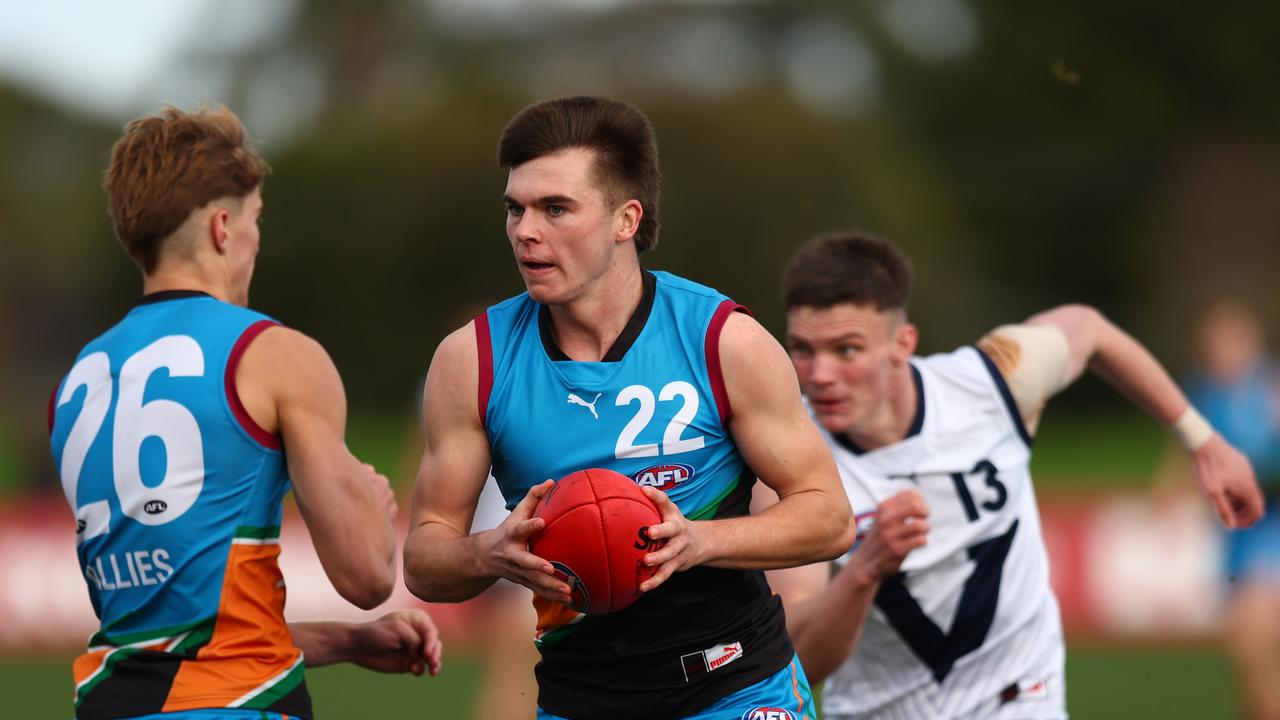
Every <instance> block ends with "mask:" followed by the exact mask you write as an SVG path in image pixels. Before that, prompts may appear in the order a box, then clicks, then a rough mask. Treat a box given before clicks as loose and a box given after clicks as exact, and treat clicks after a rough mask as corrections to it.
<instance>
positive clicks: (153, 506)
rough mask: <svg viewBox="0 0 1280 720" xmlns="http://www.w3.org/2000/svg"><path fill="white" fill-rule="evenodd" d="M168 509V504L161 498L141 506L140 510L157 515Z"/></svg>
mask: <svg viewBox="0 0 1280 720" xmlns="http://www.w3.org/2000/svg"><path fill="white" fill-rule="evenodd" d="M168 509H169V504H168V503H166V502H165V501H163V500H152V501H150V502H148V503H147V504H146V505H143V506H142V511H143V512H145V513H146V514H148V515H159V514H160V513H162V512H164V511H165V510H168Z"/></svg>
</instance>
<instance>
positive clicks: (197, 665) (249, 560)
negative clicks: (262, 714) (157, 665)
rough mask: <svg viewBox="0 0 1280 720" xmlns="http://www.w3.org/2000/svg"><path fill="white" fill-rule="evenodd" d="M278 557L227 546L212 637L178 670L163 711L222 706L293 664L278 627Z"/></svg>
mask: <svg viewBox="0 0 1280 720" xmlns="http://www.w3.org/2000/svg"><path fill="white" fill-rule="evenodd" d="M279 555H280V546H279V545H278V544H276V543H274V542H271V543H265V544H261V545H259V544H250V543H236V544H233V545H232V546H231V552H230V553H229V557H228V558H227V572H226V577H225V578H224V580H223V585H222V598H221V600H220V602H219V604H218V618H217V621H216V623H215V625H214V629H213V637H212V638H211V639H210V640H209V643H208V644H207V645H205V646H204V647H203V648H201V649H200V651H199V652H198V653H197V655H196V659H195V660H188V661H185V662H183V663H182V666H181V667H180V668H179V669H178V674H177V676H176V677H175V678H174V680H173V689H172V690H171V691H170V692H169V699H168V701H167V702H166V703H165V706H164V712H173V711H176V710H190V709H195V708H204V707H210V706H214V707H220V706H225V705H226V704H227V703H230V702H233V701H235V700H238V699H240V698H242V697H244V696H245V695H246V694H247V693H249V692H251V691H253V690H255V689H256V688H258V687H260V686H261V685H262V684H263V683H265V682H267V681H268V680H270V679H272V678H274V677H276V676H278V675H280V674H281V673H284V672H285V671H287V670H289V668H290V667H292V666H293V664H294V663H295V662H296V661H297V660H298V656H299V655H300V654H301V651H300V650H298V648H297V647H296V646H294V644H293V636H292V635H290V633H289V627H288V625H286V624H285V622H284V597H285V591H284V579H283V576H282V575H281V574H280V567H279V565H278V564H277V562H276V559H277V557H279Z"/></svg>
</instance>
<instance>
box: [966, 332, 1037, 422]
mask: <svg viewBox="0 0 1280 720" xmlns="http://www.w3.org/2000/svg"><path fill="white" fill-rule="evenodd" d="M971 347H972V348H973V349H974V350H977V351H978V357H980V358H982V362H983V364H985V365H986V366H987V372H989V373H991V379H993V380H995V381H996V389H997V390H999V391H1000V397H1002V398H1004V405H1005V407H1006V408H1008V410H1009V414H1010V415H1012V416H1013V426H1014V427H1015V428H1017V429H1018V436H1019V437H1021V438H1022V441H1023V442H1024V443H1026V444H1027V447H1031V445H1032V444H1033V443H1034V442H1035V440H1033V439H1032V437H1031V433H1029V432H1027V425H1026V423H1024V422H1023V421H1022V413H1021V412H1019V411H1018V403H1017V402H1015V401H1014V399H1013V393H1012V392H1010V391H1009V383H1007V382H1006V381H1005V379H1004V375H1003V374H1001V372H1000V368H998V367H996V364H995V362H994V361H992V359H991V358H989V357H987V354H986V353H984V352H982V348H980V347H978V346H977V345H973V346H971Z"/></svg>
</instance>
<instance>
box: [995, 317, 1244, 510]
mask: <svg viewBox="0 0 1280 720" xmlns="http://www.w3.org/2000/svg"><path fill="white" fill-rule="evenodd" d="M1018 328H1022V329H1024V330H1025V329H1027V328H1030V329H1032V330H1033V331H1034V330H1039V331H1041V332H1042V333H1043V332H1048V333H1050V335H1043V337H1046V338H1048V337H1050V336H1051V334H1052V333H1053V332H1054V331H1056V332H1058V333H1060V334H1061V338H1062V339H1063V340H1065V350H1063V351H1057V350H1054V349H1053V347H1054V345H1055V343H1053V342H1041V341H1038V340H1034V341H1031V342H1025V341H1024V342H1019V341H1018V336H1019V332H1020V331H1019V329H1018ZM1010 343H1012V345H1010ZM979 346H980V347H982V348H983V350H984V351H987V353H988V354H989V355H991V356H992V358H993V360H995V362H996V364H997V366H999V368H1000V371H1001V373H1002V374H1003V375H1004V376H1005V378H1006V379H1007V380H1009V381H1010V383H1009V384H1010V389H1011V390H1013V391H1014V396H1015V398H1017V400H1018V405H1019V409H1020V410H1021V411H1022V413H1023V417H1024V418H1025V419H1027V420H1028V424H1029V426H1033V425H1034V423H1035V421H1036V420H1038V417H1039V413H1040V409H1041V408H1042V407H1043V404H1044V402H1045V401H1047V400H1048V398H1049V397H1051V396H1052V395H1053V394H1054V393H1056V392H1057V391H1058V390H1060V389H1061V388H1062V387H1065V386H1066V385H1069V384H1070V383H1072V382H1074V381H1075V380H1076V379H1077V378H1079V377H1080V376H1081V375H1082V374H1083V373H1084V371H1085V370H1086V369H1087V370H1089V371H1091V372H1093V373H1095V374H1096V375H1098V376H1099V377H1101V378H1102V379H1103V380H1105V381H1107V383H1108V384H1110V385H1111V386H1112V387H1114V388H1116V390H1118V391H1119V392H1120V393H1121V394H1122V395H1124V396H1125V397H1127V398H1128V399H1129V400H1130V401H1132V402H1133V403H1134V404H1135V405H1137V406H1138V407H1140V408H1142V409H1143V410H1144V411H1146V412H1147V413H1148V414H1149V415H1151V416H1152V417H1154V418H1155V419H1156V420H1158V421H1160V422H1161V423H1162V424H1164V425H1166V426H1167V427H1169V428H1170V429H1171V430H1172V431H1173V432H1174V434H1175V435H1177V436H1178V437H1179V439H1181V440H1182V441H1183V443H1184V444H1185V445H1186V446H1187V449H1188V450H1189V451H1190V452H1191V457H1192V461H1193V463H1194V464H1195V468H1196V478H1197V481H1198V483H1199V485H1200V489H1201V490H1202V491H1203V492H1204V494H1205V495H1206V496H1207V497H1208V498H1209V500H1210V502H1212V503H1213V505H1214V508H1215V510H1216V511H1217V513H1218V517H1219V518H1220V519H1221V520H1222V522H1223V524H1224V525H1226V526H1227V527H1228V528H1237V527H1247V526H1249V525H1252V524H1253V523H1254V522H1256V521H1257V520H1258V518H1260V517H1261V516H1262V508H1263V503H1262V494H1261V493H1260V492H1259V490H1258V484H1257V481H1256V480H1255V479H1254V475H1253V468H1252V467H1251V466H1250V465H1249V461H1248V460H1247V459H1246V458H1245V457H1244V455H1243V454H1241V453H1240V451H1238V450H1236V449H1235V448H1234V447H1232V446H1231V445H1230V444H1229V443H1227V441H1226V440H1224V439H1223V438H1222V436H1221V435H1219V434H1218V433H1217V432H1214V431H1213V429H1212V428H1211V427H1210V426H1209V425H1208V424H1207V423H1206V422H1205V421H1204V419H1203V418H1201V417H1200V415H1199V413H1197V412H1196V411H1195V409H1194V408H1192V407H1191V405H1190V403H1188V402H1187V398H1186V396H1185V395H1183V393H1182V391H1181V390H1180V389H1179V388H1178V385H1177V383H1175V382H1174V380H1173V378H1172V377H1170V376H1169V373H1168V372H1167V371H1166V370H1165V369H1164V367H1163V366H1162V365H1161V364H1160V363H1159V361H1157V360H1156V359H1155V357H1153V356H1152V355H1151V353H1150V351H1148V350H1147V349H1146V348H1145V347H1143V345H1142V344H1141V343H1139V342H1138V341H1137V340H1135V339H1134V338H1133V337H1132V336H1130V335H1129V334H1128V333H1126V332H1125V331H1124V330H1122V329H1120V328H1119V327H1117V326H1116V325H1115V324H1114V323H1112V322H1111V321H1110V320H1108V319H1107V318H1106V317H1104V316H1103V315H1102V313H1100V312H1098V311H1097V310H1095V309H1093V308H1091V307H1088V306H1084V305H1063V306H1060V307H1056V308H1053V309H1052V310H1047V311H1045V312H1042V313H1040V314H1038V315H1035V316H1033V317H1031V318H1029V319H1028V320H1027V321H1026V322H1025V323H1024V324H1023V325H1022V326H1013V327H1012V328H997V329H996V330H993V331H992V332H991V333H990V334H989V335H987V336H986V337H984V338H983V339H982V341H980V342H979ZM1061 352H1065V357H1060V355H1061ZM1046 366H1052V367H1058V368H1061V370H1060V373H1061V374H1060V376H1059V377H1057V378H1048V379H1046V380H1045V381H1043V382H1035V381H1033V382H1031V383H1026V382H1022V379H1023V378H1024V377H1026V372H1027V370H1029V369H1032V368H1043V367H1046ZM1031 376H1032V377H1033V378H1034V377H1037V374H1036V373H1034V372H1033V373H1031ZM1027 385H1033V386H1034V387H1035V390H1033V391H1031V392H1027V391H1026V389H1025V387H1026V386H1027ZM1019 388H1021V393H1020V391H1019ZM1020 394H1021V396H1020Z"/></svg>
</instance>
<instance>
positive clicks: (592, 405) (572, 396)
mask: <svg viewBox="0 0 1280 720" xmlns="http://www.w3.org/2000/svg"><path fill="white" fill-rule="evenodd" d="M603 394H604V393H596V397H595V399H594V400H592V401H591V402H587V401H586V400H583V399H582V398H580V397H578V395H577V394H576V393H569V399H568V401H567V402H568V403H569V404H570V405H581V406H582V407H584V408H586V409H588V410H590V411H591V417H593V418H595V419H597V420H599V419H600V415H599V414H597V413H596V401H597V400H599V399H600V396H601V395H603Z"/></svg>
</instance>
